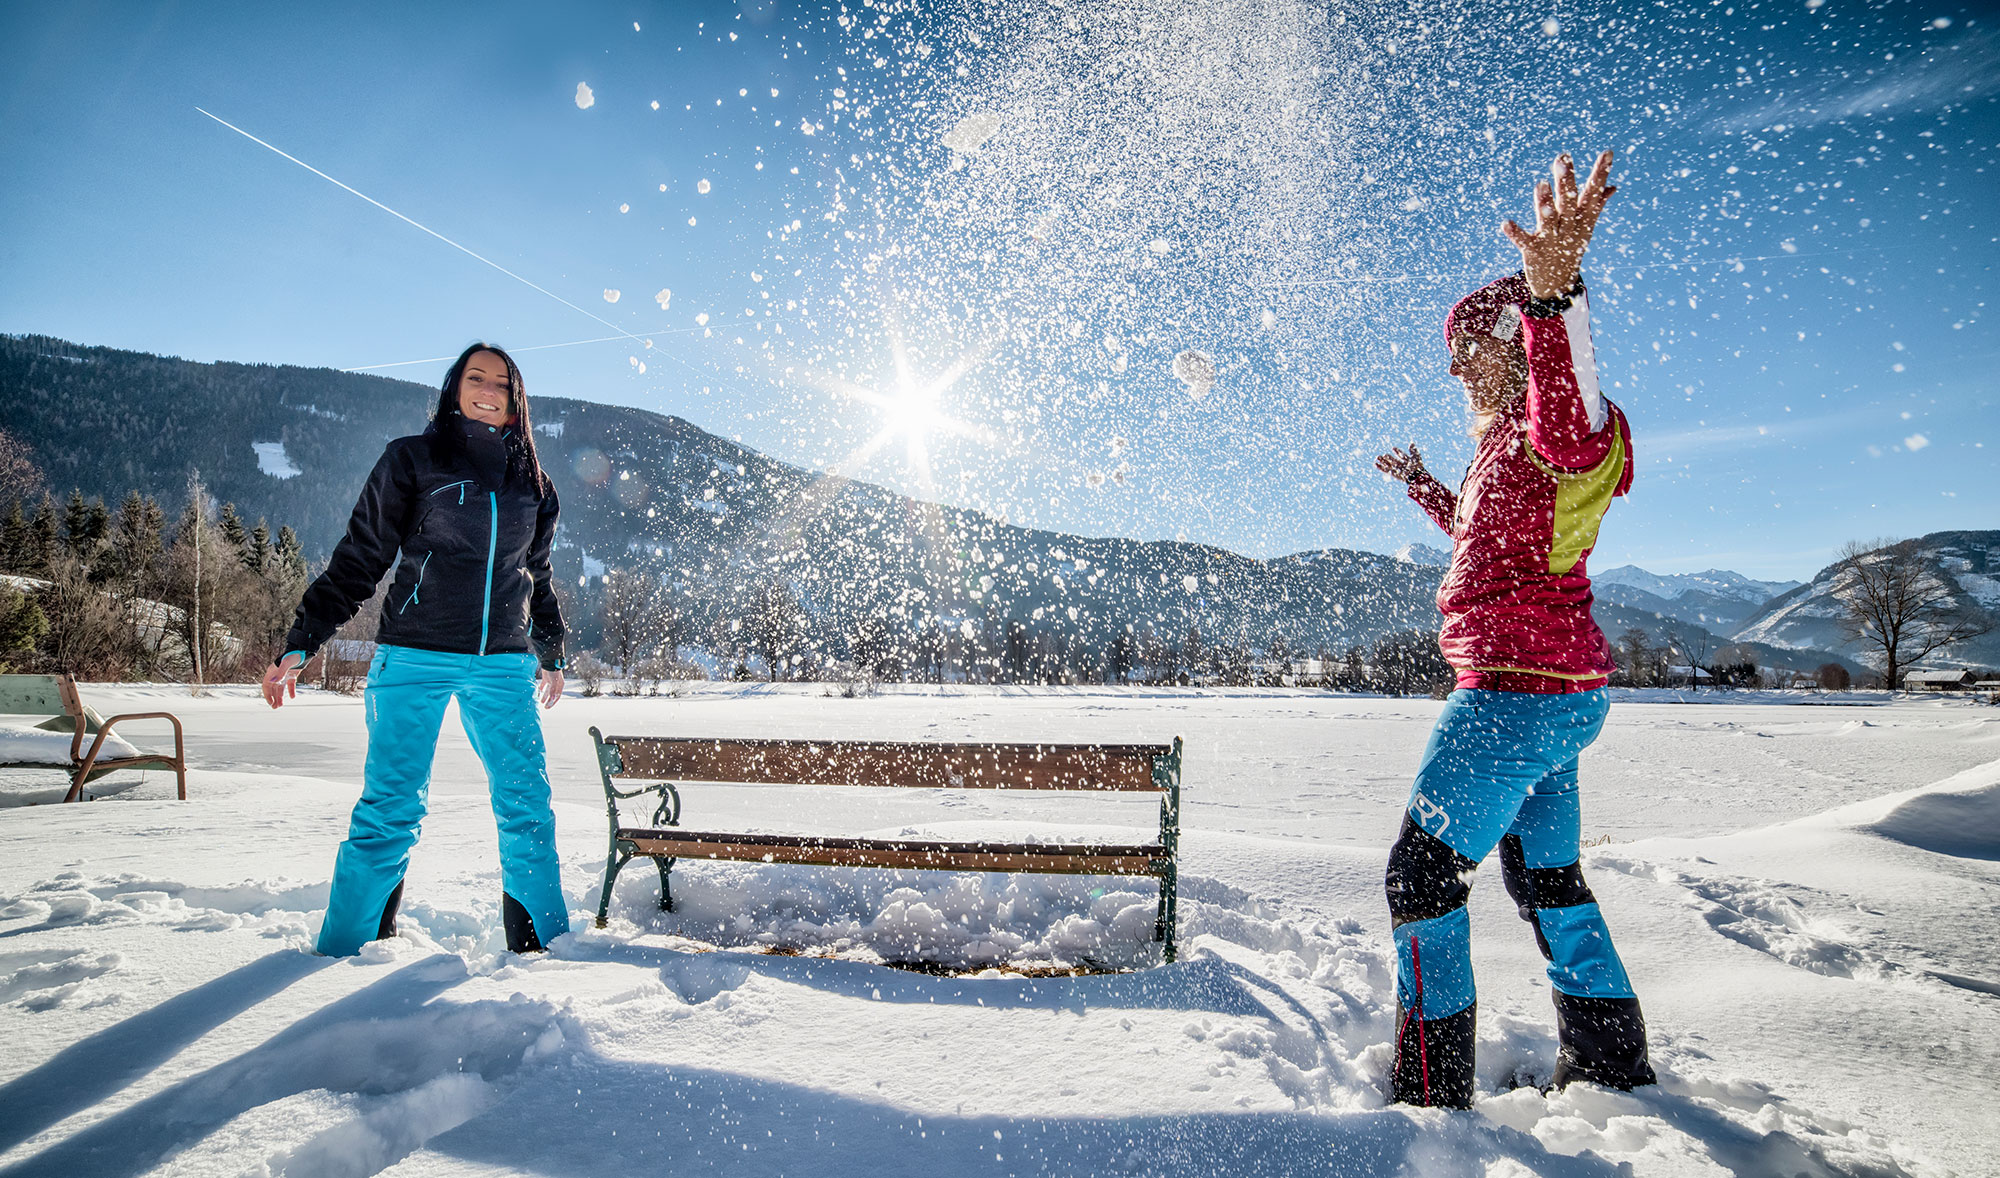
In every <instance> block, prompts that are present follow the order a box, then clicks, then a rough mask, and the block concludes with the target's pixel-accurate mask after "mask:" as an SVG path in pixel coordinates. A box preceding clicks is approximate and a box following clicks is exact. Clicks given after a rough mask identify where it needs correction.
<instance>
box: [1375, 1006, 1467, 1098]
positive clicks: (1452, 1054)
mask: <svg viewBox="0 0 2000 1178" xmlns="http://www.w3.org/2000/svg"><path fill="white" fill-rule="evenodd" d="M1478 1009H1479V1004H1478V1003H1474V1004H1473V1005H1471V1006H1468V1007H1466V1008H1465V1009H1464V1010H1461V1011H1459V1012H1458V1013H1457V1014H1454V1015H1450V1016H1447V1017H1445V1018H1439V1019H1430V1020H1428V1021H1425V1020H1422V1019H1415V1018H1411V1017H1409V1013H1408V1012H1407V1011H1405V1010H1403V1009H1402V1008H1401V1007H1400V1006H1398V1008H1397V1010H1396V1026H1397V1027H1398V1028H1399V1033H1398V1034H1397V1036H1396V1067H1395V1070H1394V1071H1393V1072H1391V1073H1390V1075H1389V1101H1390V1103H1392V1104H1415V1105H1428V1106H1431V1107H1434V1108H1471V1107H1472V1056H1473V1037H1474V1034H1473V1033H1474V1028H1475V1026H1476V1023H1477V1018H1476V1013H1475V1012H1477V1011H1478Z"/></svg>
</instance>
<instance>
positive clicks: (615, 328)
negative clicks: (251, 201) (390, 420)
mask: <svg viewBox="0 0 2000 1178" xmlns="http://www.w3.org/2000/svg"><path fill="white" fill-rule="evenodd" d="M195 109H196V110H198V111H201V113H202V114H204V115H208V117H209V118H211V119H215V121H216V122H218V123H221V124H222V125H223V126H225V127H227V128H229V129H230V130H232V131H234V132H236V133H237V134H238V135H241V136H243V137H244V138H245V139H248V140H249V141H250V142H252V143H255V144H257V145H258V146H259V147H268V148H270V149H271V150H272V151H274V152H277V153H278V154H279V155H282V156H284V157H285V158H286V159H288V160H290V161H292V162H293V163H295V164H297V165H298V166H300V167H301V168H304V169H305V170H306V171H308V172H311V173H312V174H313V175H315V176H318V177H319V178H320V179H322V180H325V181H327V182H328V183H331V184H335V185H338V186H339V187H341V188H345V189H347V191H349V192H352V193H353V194H354V195H356V196H358V197H360V198H361V199H362V200H365V201H367V202H368V203H369V204H371V205H374V206H375V207H376V208H378V209H381V210H382V211H383V212H385V213H387V214H389V215H390V216H392V217H394V218H396V219H397V220H399V221H403V222H405V223H407V224H410V225H414V226H416V228H418V229H421V230H423V231H424V232H425V233H428V234H430V235H431V236H432V237H435V238H437V239H438V240H439V241H442V242H444V243H445V244H446V245H448V246H450V247H451V248H453V249H455V250H457V251H458V252H460V253H462V254H464V255H466V256H467V257H470V258H473V259H476V260H478V261H481V262H484V263H486V264H487V265H488V266H491V267H493V268H494V269H495V270H498V271H500V273H502V274H505V275H506V276H507V277H509V278H511V279H513V280H514V281H516V282H518V283H520V284H521V285H523V286H526V287H531V288H533V289H535V290H538V291H541V292H542V293H543V294H545V295H547V296H549V297H550V298H552V299H554V300H555V301H556V302H558V303H561V304H562V305H563V306H565V307H568V308H569V309H570V310H572V311H580V312H582V313H583V314H585V315H588V316H590V317H591V318H592V319H595V320H597V321H598V322H599V323H602V324H603V325H604V326H606V327H608V328H610V329H611V330H613V331H615V332H617V333H618V334H617V335H616V336H614V337H612V338H614V339H629V340H637V341H638V342H639V343H642V344H643V343H645V342H646V341H645V339H644V337H642V336H636V335H633V334H632V333H631V332H629V331H626V330H625V329H624V328H622V327H620V326H618V325H617V324H616V323H613V322H611V321H610V320H609V319H606V318H604V317H603V316H601V315H598V314H597V313H595V312H593V311H590V310H587V309H585V308H583V307H579V306H577V305H576V304H575V303H572V302H570V301H569V300H568V299H566V298H564V297H562V296H561V295H559V294H557V293H556V292H554V291H552V290H550V289H548V288H547V287H545V286H537V285H535V284H534V283H532V282H530V281H528V280H527V279H525V278H523V277H521V276H520V275H519V274H516V273H514V272H513V271H512V270H509V269H508V268H507V267H505V266H502V265H501V264H500V263H498V262H496V261H494V260H493V259H491V258H488V257H484V256H482V255H480V254H478V253H475V252H473V251H472V250H469V249H466V248H465V247H464V246H462V245H460V244H458V243H457V242H455V241H453V240H452V239H451V238H449V237H446V236H445V235H444V234H442V233H439V232H438V231H437V230H435V229H432V228H431V227H430V226H428V225H424V224H420V223H418V222H416V221H413V220H411V219H410V218H408V217H405V216H404V215H403V214H401V213H399V212H397V211H396V210H394V209H392V208H390V207H389V206H388V205H385V204H383V203H382V202H381V201H379V200H376V199H375V198H374V197H372V196H370V195H368V194H367V193H365V192H362V191H361V190H359V189H357V188H353V187H351V186H349V185H346V184H341V182H340V181H338V180H335V179H334V178H333V177H331V176H329V175H327V174H326V173H325V172H322V171H320V170H319V169H318V168H315V167H313V166H312V165H311V164H309V163H307V162H305V161H304V160H302V159H300V158H299V157H297V156H295V155H292V154H291V153H289V152H286V151H284V150H282V149H281V148H278V147H273V146H272V145H271V144H269V143H266V142H264V141H263V140H262V139H259V138H257V137H256V136H255V135H252V134H251V133H250V132H248V131H245V130H244V129H243V128H241V127H239V126H237V125H236V124H235V123H232V122H230V121H229V120H227V119H223V118H217V117H216V116H215V115H212V114H209V113H208V112H207V111H205V110H202V109H201V108H200V107H198V106H197V107H195ZM662 354H663V355H664V354H665V353H662ZM673 358H674V359H676V360H678V359H679V357H677V356H676V357H673ZM682 363H685V361H682ZM378 367H388V366H387V365H379V366H378Z"/></svg>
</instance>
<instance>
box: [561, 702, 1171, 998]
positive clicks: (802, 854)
mask: <svg viewBox="0 0 2000 1178" xmlns="http://www.w3.org/2000/svg"><path fill="white" fill-rule="evenodd" d="M590 738H591V740H592V741H594V742H595V743H596V746H597V766H598V770H599V772H600V773H601V774H602V776H603V779H604V805H605V809H606V810H607V811H608V812H609V815H610V819H611V851H610V860H609V863H608V865H607V868H606V870H605V874H604V897H603V899H602V901H601V902H600V903H599V904H598V906H597V927H598V928H603V927H604V923H605V919H606V917H607V916H608V915H609V914H610V911H611V887H612V885H613V884H614V883H616V882H617V880H618V872H619V870H620V869H622V868H623V867H624V866H625V864H626V863H628V862H630V861H631V860H632V859H633V858H635V857H647V858H651V859H653V860H654V861H655V862H656V863H657V864H658V865H659V869H660V908H661V909H662V910H663V911H668V912H671V911H673V906H674V902H673V890H672V885H671V883H670V881H669V879H668V873H669V872H670V871H671V870H672V869H673V865H674V861H675V860H677V859H726V860H734V861H739V862H746V863H790V864H810V865H817V866H823V867H887V868H904V869H908V868H918V869H922V870H928V871H1005V872H1017V871H1018V872H1040V873H1050V874H1059V875H1150V876H1152V877H1154V878H1156V879H1158V880H1159V881H1160V907H1159V916H1158V918H1157V919H1156V920H1155V922H1154V927H1153V939H1154V940H1155V941H1159V942H1162V943H1163V956H1164V959H1165V960H1166V961H1169V962H1171V961H1172V960H1173V959H1174V917H1175V905H1176V884H1177V882H1178V870H1179V868H1178V850H1179V842H1180V809H1181V742H1180V738H1179V737H1175V738H1174V742H1173V743H1172V744H1170V745H1165V744H1159V745H1152V744H1146V745H1141V744H1112V745H1106V744H940V743H931V742H924V743H907V744H903V743H889V742H883V741H838V740H836V741H816V740H702V739H669V738H662V737H652V736H604V735H601V734H600V733H599V732H598V731H597V729H595V728H592V729H591V730H590ZM617 778H637V779H640V780H647V781H655V782H658V784H656V785H647V786H640V787H639V788H637V789H632V790H621V789H619V788H618V787H617V786H616V785H614V784H613V781H614V779H617ZM677 782H678V783H687V782H717V783H735V784H745V785H854V786H914V787H918V788H928V789H1033V790H1058V791H1081V790H1092V791H1095V790H1134V791H1147V792H1155V793H1159V794H1160V795H1161V798H1160V837H1159V839H1158V841H1156V842H1150V843H1135V844H1111V843H989V842H945V841H939V840H932V839H907V838H831V837H821V836H817V835H778V834H718V833H712V832H706V831H690V830H683V829H682V828H681V825H680V813H681V799H680V791H679V790H678V789H676V788H675V784H676V783H677ZM646 793H658V794H659V795H660V804H659V807H658V808H657V809H655V810H654V812H653V819H652V823H651V825H648V826H626V825H623V824H622V823H621V822H620V820H619V815H618V803H619V801H620V800H621V799H626V798H635V797H638V796H640V795H641V794H646Z"/></svg>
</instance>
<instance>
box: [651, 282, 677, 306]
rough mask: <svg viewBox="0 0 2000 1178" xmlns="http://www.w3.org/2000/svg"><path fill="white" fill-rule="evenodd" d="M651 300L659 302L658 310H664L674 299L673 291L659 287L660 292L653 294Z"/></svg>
mask: <svg viewBox="0 0 2000 1178" xmlns="http://www.w3.org/2000/svg"><path fill="white" fill-rule="evenodd" d="M653 301H654V302H656V303H658V304H660V310H662V311H664V310H666V309H667V306H668V304H670V303H672V302H673V301H674V292H673V291H670V290H668V289H666V288H665V287H661V288H660V292H659V293H658V294H656V295H654V296H653Z"/></svg>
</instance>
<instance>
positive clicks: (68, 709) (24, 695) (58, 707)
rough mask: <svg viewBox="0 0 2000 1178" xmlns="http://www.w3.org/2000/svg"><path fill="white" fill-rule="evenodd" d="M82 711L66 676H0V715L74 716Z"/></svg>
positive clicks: (73, 686) (71, 684)
mask: <svg viewBox="0 0 2000 1178" xmlns="http://www.w3.org/2000/svg"><path fill="white" fill-rule="evenodd" d="M82 710H83V704H82V703H81V702H80V700H79V699H78V697H77V694H76V684H75V683H73V682H72V681H71V680H70V677H69V676H68V675H0V715H8V716H65V715H67V716H74V715H76V714H77V713H78V712H80V711H82Z"/></svg>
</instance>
